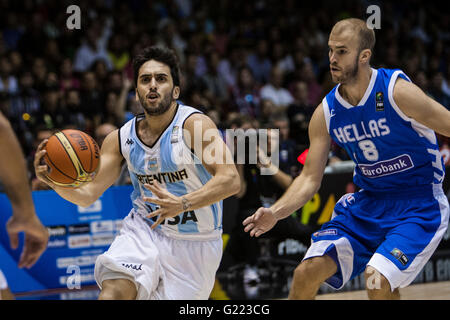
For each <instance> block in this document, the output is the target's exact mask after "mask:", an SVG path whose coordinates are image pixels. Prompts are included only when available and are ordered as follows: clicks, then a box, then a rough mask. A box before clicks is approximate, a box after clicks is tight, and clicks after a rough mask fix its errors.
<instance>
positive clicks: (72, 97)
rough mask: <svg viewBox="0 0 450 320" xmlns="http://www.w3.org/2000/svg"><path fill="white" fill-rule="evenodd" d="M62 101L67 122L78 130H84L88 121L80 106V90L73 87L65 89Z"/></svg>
mask: <svg viewBox="0 0 450 320" xmlns="http://www.w3.org/2000/svg"><path fill="white" fill-rule="evenodd" d="M63 103H64V108H65V110H66V112H67V113H68V121H67V124H71V125H73V126H74V127H75V128H77V129H78V130H81V131H86V129H87V122H88V121H87V120H86V116H85V114H84V113H83V110H82V107H81V97H80V91H79V90H78V89H75V88H73V89H68V90H67V91H65V93H64V99H63Z"/></svg>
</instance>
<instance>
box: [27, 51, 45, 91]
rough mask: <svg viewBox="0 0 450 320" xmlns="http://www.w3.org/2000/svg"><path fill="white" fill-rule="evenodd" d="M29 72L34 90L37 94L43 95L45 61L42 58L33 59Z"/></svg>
mask: <svg viewBox="0 0 450 320" xmlns="http://www.w3.org/2000/svg"><path fill="white" fill-rule="evenodd" d="M31 72H32V75H33V79H34V88H35V89H36V90H37V91H39V93H43V92H44V91H45V89H46V88H47V85H46V80H47V73H48V69H47V63H46V60H44V58H42V57H36V58H34V59H33V65H32V67H31Z"/></svg>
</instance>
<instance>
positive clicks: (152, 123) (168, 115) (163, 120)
mask: <svg viewBox="0 0 450 320" xmlns="http://www.w3.org/2000/svg"><path fill="white" fill-rule="evenodd" d="M175 112H177V102H176V101H175V100H174V101H173V102H172V104H171V105H170V107H169V109H168V110H167V111H166V112H164V113H163V114H160V115H157V116H154V115H148V114H147V113H146V114H145V125H144V127H145V130H147V131H148V132H149V133H150V134H151V135H156V136H159V135H160V134H161V133H162V131H164V130H165V129H166V128H167V126H168V125H169V124H170V122H171V121H172V120H173V117H174V116H175Z"/></svg>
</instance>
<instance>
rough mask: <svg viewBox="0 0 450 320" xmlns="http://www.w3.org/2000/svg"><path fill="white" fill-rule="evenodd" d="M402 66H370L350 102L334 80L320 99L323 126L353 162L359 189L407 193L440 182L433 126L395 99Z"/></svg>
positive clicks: (441, 166)
mask: <svg viewBox="0 0 450 320" xmlns="http://www.w3.org/2000/svg"><path fill="white" fill-rule="evenodd" d="M398 77H401V78H403V79H405V80H406V81H411V80H410V79H409V78H408V77H407V76H406V75H405V74H404V73H403V72H402V71H401V70H389V69H372V76H371V79H370V83H369V86H368V87H367V90H366V93H365V95H364V96H363V98H362V99H361V101H360V102H359V103H358V105H356V106H353V105H351V104H350V103H348V102H347V101H345V100H344V99H343V98H342V96H341V95H340V94H339V85H337V86H336V87H335V88H334V89H333V90H331V91H330V93H328V94H327V96H326V97H325V98H324V99H323V101H322V105H323V109H324V112H325V121H326V124H327V129H328V132H329V134H330V136H331V137H332V139H333V140H334V141H336V143H337V144H338V145H339V146H341V147H342V148H344V149H345V150H346V151H347V153H348V154H349V156H350V157H351V159H352V160H353V161H354V162H355V163H356V167H355V171H354V177H353V180H354V182H355V184H356V185H357V186H359V187H360V188H362V189H365V190H368V191H374V192H385V193H392V194H396V193H401V192H404V193H408V192H412V191H413V190H418V191H419V190H421V189H423V188H427V187H431V186H432V185H433V184H440V183H442V181H443V180H444V174H445V172H444V162H443V158H442V156H441V154H440V152H439V147H438V144H437V139H436V135H435V133H434V131H433V130H431V129H429V128H427V127H426V126H424V125H422V124H420V123H418V122H417V121H415V120H414V119H411V118H409V117H407V116H406V115H405V114H404V113H403V112H402V111H401V110H400V108H399V107H398V106H397V104H396V103H395V101H394V98H393V89H394V85H395V82H396V80H397V78H398Z"/></svg>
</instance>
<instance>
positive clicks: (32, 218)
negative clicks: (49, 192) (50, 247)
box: [0, 112, 48, 300]
mask: <svg viewBox="0 0 450 320" xmlns="http://www.w3.org/2000/svg"><path fill="white" fill-rule="evenodd" d="M0 182H1V183H2V185H3V186H4V189H5V193H6V195H7V196H8V198H9V200H10V202H11V207H12V210H13V215H12V217H11V218H10V219H9V221H8V223H7V225H6V230H7V232H8V235H9V239H10V244H11V247H12V248H13V249H15V248H17V246H18V245H19V238H18V234H19V233H20V232H24V233H25V243H24V247H23V251H22V255H21V257H20V261H19V268H23V267H25V268H31V267H32V266H33V265H34V264H35V263H36V261H37V260H38V259H39V257H40V256H41V255H42V253H43V252H44V250H45V249H46V248H47V241H48V231H47V229H46V228H45V227H44V226H43V225H42V223H41V222H40V221H39V218H38V217H37V215H36V212H35V208H34V204H33V199H32V198H31V190H30V184H29V181H28V177H27V169H26V163H25V158H24V156H23V154H22V150H21V148H20V144H19V141H18V140H17V137H16V135H15V134H14V131H13V129H12V128H11V125H10V123H9V121H8V120H7V119H6V118H5V117H4V116H3V114H2V113H1V112H0ZM0 267H1V260H0ZM13 298H14V297H13V295H12V293H11V291H10V290H9V288H8V283H7V281H6V278H5V276H4V274H3V273H2V271H1V270H0V300H1V299H13Z"/></svg>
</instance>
